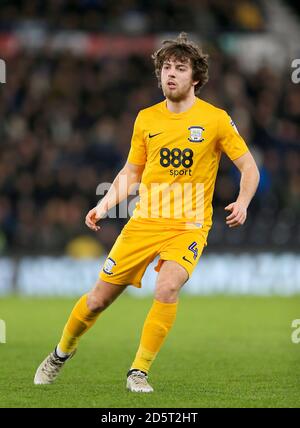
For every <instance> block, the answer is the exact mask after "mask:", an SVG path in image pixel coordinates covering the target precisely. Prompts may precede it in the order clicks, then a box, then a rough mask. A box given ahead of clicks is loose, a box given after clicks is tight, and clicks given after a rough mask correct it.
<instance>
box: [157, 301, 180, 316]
mask: <svg viewBox="0 0 300 428" xmlns="http://www.w3.org/2000/svg"><path fill="white" fill-rule="evenodd" d="M177 306H178V300H177V302H175V303H164V302H160V301H159V300H156V299H154V301H153V305H152V309H154V310H155V311H158V312H160V311H163V312H164V313H168V314H175V313H176V311H177Z"/></svg>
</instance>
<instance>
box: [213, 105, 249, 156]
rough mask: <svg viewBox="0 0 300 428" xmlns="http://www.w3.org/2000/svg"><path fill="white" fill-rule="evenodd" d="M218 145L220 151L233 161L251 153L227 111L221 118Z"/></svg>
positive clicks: (222, 113)
mask: <svg viewBox="0 0 300 428" xmlns="http://www.w3.org/2000/svg"><path fill="white" fill-rule="evenodd" d="M218 143H219V147H220V150H221V151H222V152H224V153H226V154H227V156H228V157H229V158H230V159H231V160H232V161H233V160H235V159H238V158H239V157H240V156H242V155H244V154H245V153H247V152H248V151H249V149H248V147H247V144H246V143H245V141H244V140H243V138H242V137H241V136H240V134H239V132H238V130H237V128H236V126H235V124H234V122H233V120H232V119H231V118H230V116H228V114H227V113H226V112H225V111H222V112H221V115H220V118H219V130H218Z"/></svg>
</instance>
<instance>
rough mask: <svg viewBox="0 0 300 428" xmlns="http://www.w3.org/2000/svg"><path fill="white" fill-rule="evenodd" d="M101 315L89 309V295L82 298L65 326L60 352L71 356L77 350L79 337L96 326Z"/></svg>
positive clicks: (59, 346) (59, 345)
mask: <svg viewBox="0 0 300 428" xmlns="http://www.w3.org/2000/svg"><path fill="white" fill-rule="evenodd" d="M99 315H100V313H99V312H92V311H91V310H90V309H89V308H88V306H87V295H86V294H85V295H84V296H82V297H81V298H80V299H79V300H78V302H77V303H76V305H75V306H74V308H73V310H72V312H71V315H70V318H69V319H68V322H67V324H66V325H65V328H64V331H63V334H62V337H61V339H60V342H59V344H58V348H59V351H61V352H63V353H64V354H71V352H73V351H74V350H75V349H76V348H77V344H78V340H79V337H80V336H82V335H83V334H84V333H85V332H86V331H87V330H88V329H89V328H91V327H92V326H93V325H94V323H95V322H96V320H97V318H98V316H99Z"/></svg>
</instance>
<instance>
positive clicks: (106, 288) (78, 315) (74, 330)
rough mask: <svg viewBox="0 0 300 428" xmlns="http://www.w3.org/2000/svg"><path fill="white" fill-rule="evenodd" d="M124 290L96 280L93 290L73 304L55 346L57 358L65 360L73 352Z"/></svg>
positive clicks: (121, 286)
mask: <svg viewBox="0 0 300 428" xmlns="http://www.w3.org/2000/svg"><path fill="white" fill-rule="evenodd" d="M125 289H126V286H123V285H114V284H110V283H109V282H106V281H103V280H102V279H101V278H99V279H98V281H97V282H96V284H95V286H94V288H93V289H92V290H91V291H90V292H89V293H88V294H85V295H83V296H82V297H81V298H80V299H79V300H78V302H77V303H76V304H75V306H74V308H73V310H72V312H71V315H70V317H69V319H68V322H67V324H66V325H65V328H64V330H63V334H62V337H61V340H60V342H59V344H58V346H57V354H58V356H59V357H61V358H66V357H68V356H69V355H70V354H71V353H72V352H74V350H75V349H76V348H77V345H78V341H79V338H80V337H81V336H82V335H83V334H84V333H86V332H87V331H88V330H89V329H90V328H91V327H92V326H93V325H94V324H95V322H96V321H97V319H98V317H99V315H100V313H101V312H103V311H104V310H105V309H106V308H107V307H108V306H109V305H110V304H111V303H112V302H113V301H114V300H115V299H116V298H117V297H118V296H119V295H120V294H121V293H122V292H123V291H124V290H125Z"/></svg>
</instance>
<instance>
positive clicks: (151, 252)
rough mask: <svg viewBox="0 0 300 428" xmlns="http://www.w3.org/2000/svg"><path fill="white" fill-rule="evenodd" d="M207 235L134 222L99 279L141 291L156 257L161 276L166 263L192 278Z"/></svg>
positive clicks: (125, 231) (122, 235) (122, 233)
mask: <svg viewBox="0 0 300 428" xmlns="http://www.w3.org/2000/svg"><path fill="white" fill-rule="evenodd" d="M206 239H207V232H204V231H203V230H202V229H198V228H195V229H183V230H179V229H178V228H175V227H173V228H172V227H168V228H166V227H164V226H162V225H159V224H153V223H147V222H145V221H144V220H143V221H140V220H136V219H133V218H131V219H130V220H129V221H128V223H127V224H126V225H125V226H124V228H123V229H122V231H121V234H120V235H119V236H118V238H117V240H116V242H115V244H114V246H113V247H112V249H111V251H110V253H109V255H108V257H107V259H106V261H105V263H104V266H103V269H102V271H101V272H100V274H99V276H100V278H101V279H103V280H104V281H106V282H110V283H112V284H120V285H134V286H135V287H138V288H140V287H141V280H142V277H143V275H144V273H145V270H146V269H147V267H148V265H149V263H151V262H152V261H153V260H154V259H155V257H156V256H158V255H159V256H160V259H159V261H158V264H157V265H156V266H155V268H154V269H155V270H156V271H157V272H159V270H160V268H161V265H162V263H163V261H164V260H173V261H175V262H177V263H179V264H180V265H181V266H183V267H184V268H185V269H186V271H187V272H188V275H189V277H190V276H191V274H192V272H193V270H194V269H195V267H196V265H197V263H198V261H199V258H200V255H201V253H202V251H203V248H204V246H205V245H206Z"/></svg>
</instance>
